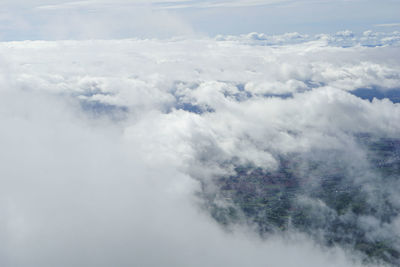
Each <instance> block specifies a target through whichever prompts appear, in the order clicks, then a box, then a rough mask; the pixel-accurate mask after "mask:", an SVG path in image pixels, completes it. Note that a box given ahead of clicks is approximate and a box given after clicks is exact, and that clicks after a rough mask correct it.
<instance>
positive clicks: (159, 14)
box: [0, 0, 400, 41]
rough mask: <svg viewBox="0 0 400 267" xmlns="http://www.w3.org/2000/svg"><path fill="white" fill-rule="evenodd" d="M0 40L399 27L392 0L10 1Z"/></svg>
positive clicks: (1, 14)
mask: <svg viewBox="0 0 400 267" xmlns="http://www.w3.org/2000/svg"><path fill="white" fill-rule="evenodd" d="M0 10H1V11H0V22H1V23H0V24H1V26H0V40H4V41H11V40H29V39H32V40H37V39H40V40H54V39H115V38H134V37H140V38H158V37H160V38H165V37H171V36H182V35H185V36H187V35H206V36H215V35H218V34H244V33H249V32H260V33H266V34H282V33H285V32H301V33H307V34H315V33H333V32H337V31H341V30H352V31H354V32H363V31H365V30H380V31H394V30H399V28H400V27H399V23H400V21H399V19H398V12H399V10H400V3H399V1H397V0H334V1H333V0H296V1H295V0H236V1H232V0H231V1H229V0H226V1H217V0H216V1H210V0H208V1H161V0H160V1H142V0H116V1H109V0H87V1H61V0H54V1H45V0H38V1H28V0H26V1H24V0H17V1H9V0H5V1H2V2H1V3H0Z"/></svg>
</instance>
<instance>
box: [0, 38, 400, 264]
mask: <svg viewBox="0 0 400 267" xmlns="http://www.w3.org/2000/svg"><path fill="white" fill-rule="evenodd" d="M362 38H367V39H362ZM368 38H369V39H368ZM388 39H390V40H394V41H387V40H388ZM365 40H367V41H365ZM371 40H373V41H371ZM363 42H365V43H363ZM371 42H372V43H373V44H374V45H373V47H370V46H371ZM344 43H345V44H346V45H344ZM367 44H368V46H367ZM398 52H399V46H398V33H393V34H390V35H388V34H380V33H374V32H367V33H365V34H364V36H363V37H361V38H360V39H357V38H356V37H354V36H353V35H352V34H351V33H349V32H343V33H337V34H336V35H321V36H317V37H315V38H314V37H308V36H299V35H298V34H286V35H283V36H266V35H263V34H250V35H243V36H219V37H217V38H216V39H209V38H204V39H190V38H175V39H168V40H156V39H154V40H142V39H130V40H109V41H57V42H45V41H35V42H31V41H25V42H6V43H1V44H0V54H1V61H2V62H3V63H2V64H1V66H0V70H1V75H0V88H1V89H0V118H1V122H2V123H1V131H0V146H1V147H2V149H1V151H0V159H1V162H2V168H0V177H1V178H0V188H1V189H0V190H1V194H0V195H1V197H0V199H1V201H0V214H1V216H0V218H2V219H0V236H1V239H2V240H3V242H2V244H1V245H0V263H1V265H2V266H111V265H112V266H132V265H135V266H160V265H165V266H228V265H229V266H244V265H248V264H249V263H251V265H252V266H359V265H361V260H360V259H361V258H362V256H360V255H359V254H358V253H359V252H357V251H353V250H351V249H349V248H346V247H340V246H338V247H329V248H328V247H325V246H323V245H322V244H321V243H318V242H316V241H315V240H313V238H312V237H310V236H309V235H307V234H304V233H298V232H296V230H294V229H293V230H291V231H289V232H287V233H285V234H282V233H276V234H271V235H270V236H269V237H268V238H261V237H260V236H258V235H257V233H256V232H255V231H254V229H253V228H252V226H251V225H248V226H246V225H234V226H233V228H229V229H226V228H224V227H223V226H221V225H219V224H218V223H217V222H216V221H214V220H213V219H212V218H211V216H210V215H209V211H207V210H204V209H203V208H202V206H203V201H204V200H203V199H202V198H200V197H199V196H198V195H199V193H200V192H202V186H204V184H206V185H208V186H211V187H212V185H213V182H212V181H213V178H215V177H221V176H225V175H231V174H233V173H234V167H235V166H238V165H248V164H250V165H252V166H256V167H260V168H263V169H266V170H271V171H273V170H276V169H277V168H278V165H279V157H280V156H282V155H292V154H293V153H300V154H304V155H306V154H307V155H308V154H310V153H311V154H312V153H314V152H315V151H345V152H346V154H347V155H348V158H353V159H354V158H356V159H360V162H361V161H362V159H363V157H364V156H365V154H364V152H365V151H363V150H362V149H361V148H360V147H359V146H358V145H357V143H356V141H355V139H354V136H356V135H358V134H360V133H362V134H366V135H370V136H375V137H379V138H398V136H399V133H400V124H399V123H398V121H400V107H399V104H395V103H394V102H395V101H394V100H393V99H392V100H390V99H381V100H379V99H374V100H372V101H369V100H366V99H362V98H360V97H357V96H355V95H354V94H353V92H354V91H355V90H357V89H360V88H363V89H365V90H372V89H374V90H378V91H380V92H387V91H391V90H392V91H393V90H394V91H396V90H399V84H400V83H399V82H400V64H399V62H400V58H399V55H400V53H398ZM354 165H355V167H354V168H355V169H357V168H358V167H360V166H361V165H360V164H358V163H357V161H355V163H354ZM368 179H370V180H367V182H368V183H366V180H362V179H360V180H359V181H358V182H359V183H361V184H363V183H365V185H366V186H365V188H363V190H365V192H369V191H368V190H369V189H371V187H372V189H371V192H374V190H375V189H378V185H379V190H380V191H379V190H378V191H379V192H381V193H382V192H383V193H386V194H388V195H389V196H390V201H391V203H392V204H393V205H394V206H396V207H399V206H400V205H399V204H398V197H397V196H396V194H395V192H397V191H396V189H397V188H399V184H398V182H397V181H395V182H393V183H392V184H390V186H387V185H385V184H378V183H377V181H378V179H377V178H374V177H369V178H368ZM378 182H381V181H380V180H379V181H378ZM367 185H368V186H369V187H368V186H367ZM368 188H369V189H368ZM375 191H376V190H375ZM377 203H378V202H377ZM361 223H364V224H363V225H365V227H367V226H368V227H370V232H371V235H385V234H387V233H391V234H392V235H395V236H398V235H399V231H400V228H399V227H398V218H397V217H396V219H395V220H393V221H391V222H390V223H387V224H385V225H382V224H380V223H381V222H376V221H373V219H371V218H360V224H361Z"/></svg>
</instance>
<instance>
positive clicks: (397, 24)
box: [374, 23, 400, 28]
mask: <svg viewBox="0 0 400 267" xmlns="http://www.w3.org/2000/svg"><path fill="white" fill-rule="evenodd" d="M374 26H375V27H388V28H390V27H400V23H384V24H375V25H374Z"/></svg>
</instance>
